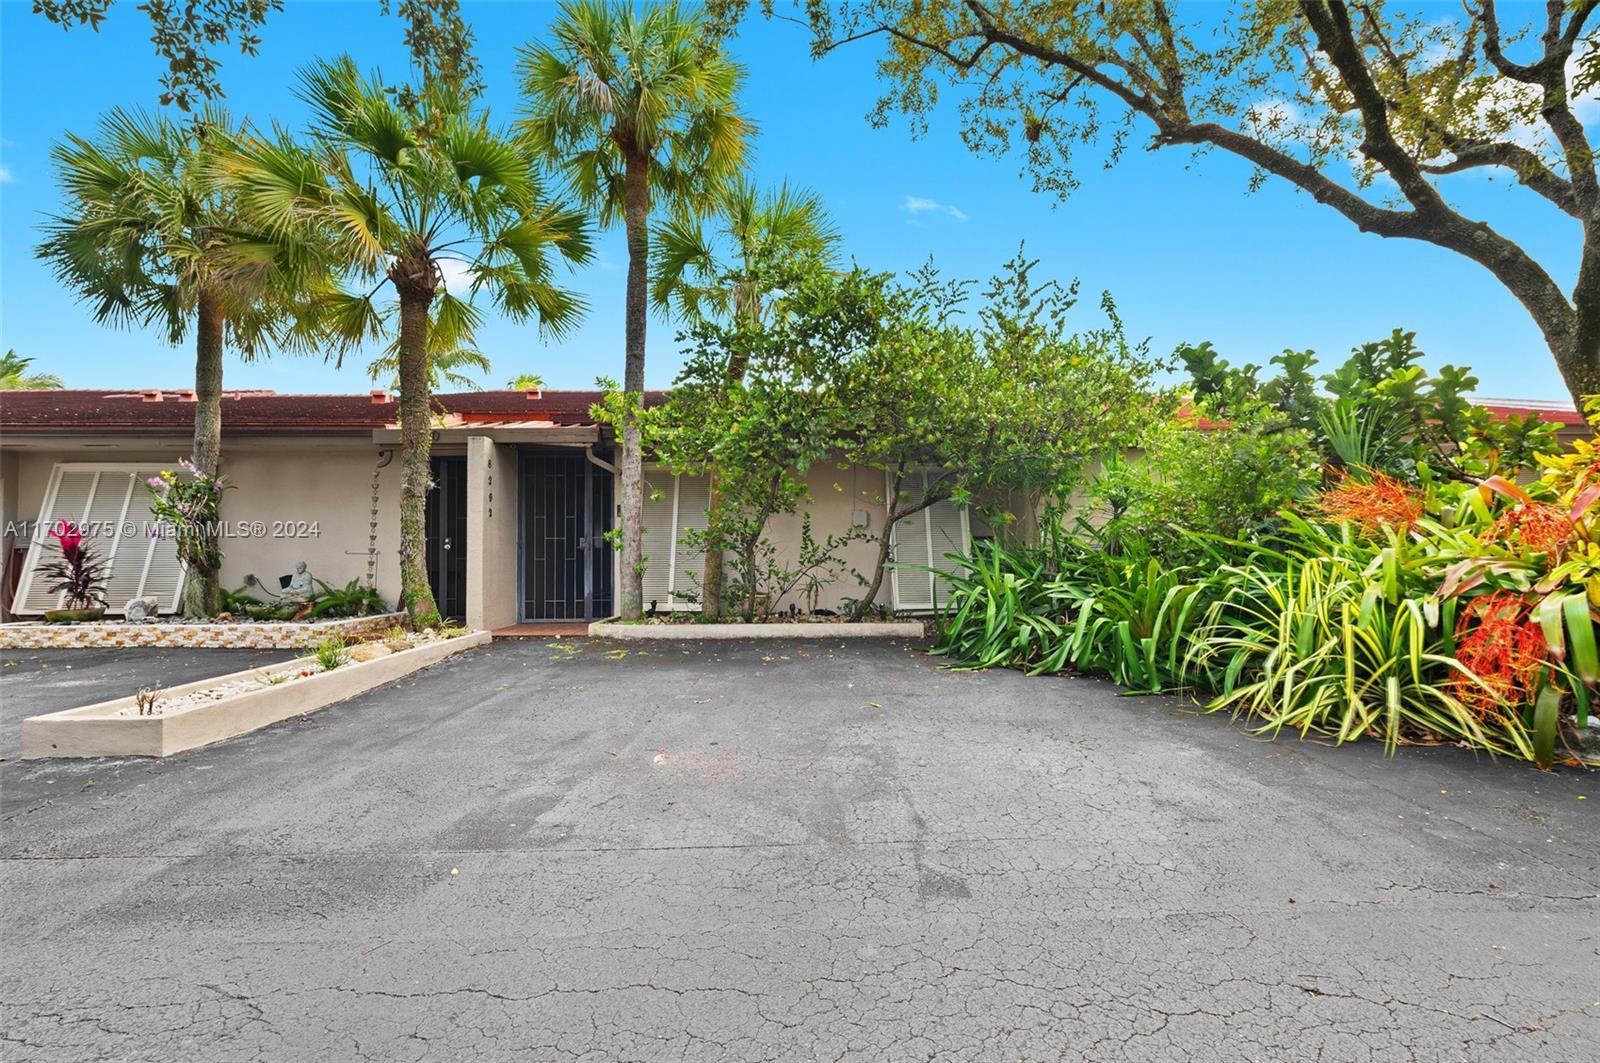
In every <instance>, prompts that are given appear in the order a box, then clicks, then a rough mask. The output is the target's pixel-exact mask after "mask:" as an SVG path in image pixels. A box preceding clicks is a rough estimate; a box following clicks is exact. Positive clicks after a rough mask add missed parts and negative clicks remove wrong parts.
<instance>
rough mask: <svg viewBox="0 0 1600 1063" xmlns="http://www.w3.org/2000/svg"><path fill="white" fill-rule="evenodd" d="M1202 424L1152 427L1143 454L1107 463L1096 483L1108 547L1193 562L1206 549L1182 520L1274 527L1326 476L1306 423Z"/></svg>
mask: <svg viewBox="0 0 1600 1063" xmlns="http://www.w3.org/2000/svg"><path fill="white" fill-rule="evenodd" d="M1197 428H1198V426H1197V424H1196V423H1195V422H1194V421H1193V420H1192V419H1190V420H1178V421H1163V422H1160V423H1158V424H1156V425H1154V426H1152V427H1151V428H1150V429H1149V431H1148V432H1147V434H1146V436H1145V438H1144V441H1143V454H1142V455H1141V456H1140V457H1138V458H1136V459H1133V460H1131V461H1116V462H1113V463H1111V464H1110V465H1108V466H1107V469H1106V471H1105V472H1104V473H1103V474H1102V475H1101V477H1100V478H1099V479H1098V480H1097V481H1096V482H1095V483H1094V484H1093V485H1092V486H1091V488H1090V497H1091V499H1092V501H1093V502H1094V503H1096V504H1097V505H1098V507H1099V509H1100V511H1101V514H1102V515H1103V517H1104V518H1105V519H1104V523H1105V528H1104V529H1103V532H1102V536H1101V537H1102V539H1103V541H1105V542H1106V543H1107V545H1109V546H1111V548H1112V549H1114V550H1123V549H1131V550H1141V549H1142V550H1148V551H1149V552H1150V553H1153V554H1154V555H1156V556H1157V557H1160V558H1162V559H1164V560H1167V561H1176V562H1183V561H1194V560H1196V559H1197V558H1198V557H1199V556H1200V553H1203V551H1198V550H1197V547H1196V541H1195V540H1194V539H1193V538H1192V537H1190V536H1187V535H1185V534H1184V531H1185V529H1192V530H1194V531H1200V532H1205V533H1209V534H1213V535H1220V536H1223V537H1224V538H1230V539H1239V538H1246V537H1251V536H1260V535H1264V534H1267V533H1270V532H1271V531H1272V530H1273V529H1275V528H1276V527H1278V525H1279V513H1280V511H1281V510H1283V508H1284V507H1285V506H1288V505H1291V504H1292V503H1294V502H1296V501H1297V500H1298V499H1300V498H1302V497H1305V496H1307V495H1309V494H1310V493H1311V492H1312V491H1313V490H1314V489H1315V488H1316V486H1317V484H1318V483H1319V482H1320V480H1321V474H1320V472H1319V470H1318V465H1317V456H1316V452H1315V451H1314V450H1313V448H1312V447H1311V445H1310V437H1309V436H1308V435H1307V434H1306V433H1305V432H1302V431H1299V430H1297V429H1288V428H1274V427H1272V426H1271V425H1268V424H1266V423H1264V422H1249V421H1241V422H1239V423H1235V424H1228V425H1215V426H1209V427H1207V428H1205V429H1204V430H1197ZM1180 521H1181V526H1180V525H1179V524H1178V523H1177V522H1180Z"/></svg>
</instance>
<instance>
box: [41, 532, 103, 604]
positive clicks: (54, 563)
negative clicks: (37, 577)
mask: <svg viewBox="0 0 1600 1063" xmlns="http://www.w3.org/2000/svg"><path fill="white" fill-rule="evenodd" d="M48 534H49V538H51V539H54V540H55V542H56V548H57V550H58V551H59V552H58V555H57V556H56V557H53V558H51V559H50V561H48V562H47V563H46V564H45V565H44V566H43V567H42V568H41V569H40V573H41V574H42V575H43V576H44V577H45V579H47V580H49V581H50V582H49V583H47V584H46V585H45V590H46V591H47V592H48V593H50V594H60V595H62V596H63V598H62V608H63V609H65V610H68V611H75V610H80V609H93V608H96V607H97V606H104V605H105V604H106V564H105V561H104V560H103V559H102V558H101V557H100V556H99V555H98V554H96V553H95V551H94V548H93V547H91V546H90V545H89V544H88V543H87V542H85V541H84V537H83V530H82V529H81V528H79V527H78V526H77V525H76V524H73V523H72V522H71V521H65V520H64V521H58V522H57V523H56V526H55V527H53V528H51V529H50V531H49V533H48Z"/></svg>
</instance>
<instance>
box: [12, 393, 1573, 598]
mask: <svg viewBox="0 0 1600 1063" xmlns="http://www.w3.org/2000/svg"><path fill="white" fill-rule="evenodd" d="M0 396H3V397H0V524H3V529H0V530H3V541H0V563H3V566H4V569H3V576H0V606H4V608H5V611H6V612H7V614H8V615H10V616H23V617H26V616H36V615H38V614H41V613H43V612H44V611H45V610H47V609H53V608H56V607H57V606H58V604H59V599H58V597H57V596H56V595H52V594H49V593H47V592H46V590H45V582H44V580H43V579H40V578H38V569H39V565H40V564H41V562H42V561H43V560H45V559H46V558H47V557H48V549H49V542H48V541H47V540H46V538H45V536H44V534H43V532H44V530H45V529H48V528H49V527H52V526H53V525H54V524H55V522H57V521H61V520H68V521H72V522H75V523H78V524H80V525H83V526H84V527H85V529H86V532H87V534H88V535H89V537H90V538H91V540H92V541H93V542H94V543H95V544H96V546H97V547H98V549H99V550H100V552H101V554H102V556H104V557H105V558H107V559H108V561H109V563H110V582H109V588H108V593H107V596H106V597H107V602H108V606H109V609H108V611H109V612H110V613H112V614H118V613H120V612H121V611H122V607H123V604H124V603H125V602H127V601H128V600H130V599H132V598H135V597H140V596H145V595H152V596H155V597H156V598H157V599H158V600H159V602H160V604H161V608H162V610H163V611H171V610H172V609H174V608H175V607H176V603H177V595H178V589H179V585H180V581H181V579H182V570H181V566H180V565H179V563H178V561H177V558H176V554H175V551H174V548H173V544H172V541H171V540H170V539H169V538H161V537H159V536H152V535H151V534H150V530H151V524H150V520H149V517H150V511H149V498H150V494H149V491H148V489H147V488H146V486H145V481H146V480H147V479H148V478H149V477H150V476H152V475H154V474H155V473H157V472H159V471H160V470H162V469H170V468H175V467H176V466H177V463H178V461H179V460H180V459H181V458H184V457H186V456H187V455H188V454H189V451H190V438H191V435H192V432H193V424H194V392H193V391H188V390H182V389H177V390H142V391H95V390H60V391H8V392H4V393H0ZM600 398H601V396H600V393H599V392H594V391H482V392H465V393H459V394H442V395H438V396H435V400H436V401H435V408H436V410H438V411H439V413H438V418H437V426H436V428H435V430H434V443H433V480H434V488H433V490H432V491H431V492H430V494H429V496H428V527H427V533H428V534H427V553H428V571H429V574H430V577H431V579H432V582H433V589H434V594H435V597H436V598H437V599H438V601H439V605H440V609H441V610H442V611H443V612H444V613H445V614H446V615H448V616H452V617H457V618H460V619H461V620H463V621H465V622H466V623H467V624H469V625H471V626H473V627H477V628H488V629H495V628H500V627H506V626H510V625H513V624H518V623H525V622H540V621H562V620H592V619H599V618H603V617H606V616H609V615H612V614H613V613H614V612H615V593H614V591H615V588H616V586H617V581H618V579H619V571H618V558H617V551H616V550H614V549H613V548H612V546H611V545H610V543H609V541H608V540H607V539H606V533H607V532H608V531H609V530H611V529H612V528H613V527H614V526H616V524H617V523H618V520H619V515H620V514H619V508H618V504H617V499H618V497H619V490H618V484H617V473H616V467H615V458H616V447H615V441H614V438H613V436H612V434H611V432H610V431H609V430H608V429H607V428H605V427H604V426H601V425H598V424H596V422H595V420H594V418H593V416H592V415H591V413H590V410H591V408H592V406H593V405H594V404H595V403H596V402H598V401H599V399H600ZM660 399H661V393H659V392H655V393H651V394H650V395H648V396H647V401H649V402H656V401H660ZM1481 404H1482V405H1484V406H1486V407H1487V408H1489V409H1490V410H1491V411H1492V412H1493V413H1495V414H1496V415H1499V416H1506V415H1510V414H1529V413H1536V414H1538V415H1539V416H1540V417H1542V418H1544V419H1545V420H1551V421H1555V422H1557V423H1558V424H1560V425H1561V426H1562V434H1563V435H1564V436H1565V437H1567V438H1571V437H1573V436H1575V435H1578V434H1581V433H1583V432H1584V431H1586V428H1585V426H1584V422H1583V419H1582V417H1581V416H1580V415H1579V414H1578V413H1577V412H1576V411H1575V410H1574V409H1573V408H1572V407H1571V406H1570V405H1568V404H1565V403H1535V402H1522V401H1509V400H1504V401H1503V400H1493V399H1485V400H1481ZM222 416H223V453H224V458H223V473H224V475H225V476H226V477H227V478H228V479H229V480H230V481H231V482H232V483H233V484H234V485H235V487H236V489H235V490H232V491H230V492H228V494H227V495H226V496H225V498H224V501H223V510H222V513H223V523H224V539H223V549H224V553H225V555H226V559H225V561H224V564H223V570H222V580H223V584H224V586H227V587H239V586H242V585H245V584H246V583H247V581H248V580H249V579H250V578H252V577H253V578H254V579H256V580H257V581H259V583H260V584H262V585H265V586H266V587H268V588H276V587H277V586H278V583H279V580H280V579H281V578H282V577H284V576H285V575H287V574H288V573H290V572H292V571H293V569H294V567H295V565H296V563H297V562H300V561H304V562H306V564H307V566H308V568H309V570H310V571H311V573H312V574H313V575H314V576H316V577H317V578H319V579H321V580H323V581H325V582H328V583H330V584H335V585H343V584H345V583H348V582H349V581H351V580H357V579H358V580H362V581H364V582H367V583H368V584H369V585H371V586H373V587H375V588H376V589H377V590H378V592H379V593H380V594H381V595H382V596H383V597H384V599H385V600H387V601H390V602H393V601H396V600H397V599H398V597H399V593H400V570H399V557H398V547H399V524H400V522H399V518H398V508H399V498H400V461H399V460H398V453H397V452H398V448H399V440H400V433H399V426H398V423H397V418H398V416H399V411H398V407H397V406H396V403H395V400H394V397H393V396H392V395H390V394H389V393H388V392H386V391H381V390H379V391H372V392H370V393H368V394H362V395H279V394H276V393H274V392H271V391H232V392H228V393H227V394H226V395H225V397H224V399H223V415H222ZM645 481H646V501H645V545H644V549H645V554H646V557H647V559H648V561H647V568H646V571H645V579H644V598H645V602H646V603H647V604H652V603H653V605H654V607H655V608H656V609H658V610H675V609H695V608H698V605H697V601H696V599H697V597H698V594H697V592H698V589H699V586H700V574H701V571H702V566H703V557H702V556H701V555H700V554H698V553H696V552H695V551H693V550H691V549H690V548H688V547H686V546H685V545H683V544H682V542H681V541H680V540H681V539H682V537H683V534H684V532H686V531H687V530H688V529H691V528H696V527H704V526H705V511H706V506H707V504H708V500H709V487H708V483H707V480H706V478H705V477H703V476H698V477H696V476H680V475H673V474H672V473H671V472H670V471H669V470H666V469H664V468H661V467H659V466H652V465H647V466H646V467H645ZM810 488H811V492H810V493H811V500H810V502H809V504H808V505H807V506H806V507H805V508H804V513H809V515H810V518H811V522H812V531H813V534H814V536H815V537H816V538H817V539H818V540H822V539H825V538H826V537H827V536H828V535H830V534H842V533H845V532H847V531H848V530H849V529H852V528H858V529H864V530H866V531H868V532H877V531H879V530H881V529H882V527H883V524H884V518H885V495H886V494H887V478H886V474H885V473H884V471H883V470H882V469H877V468H872V467H867V466H841V465H836V464H831V463H825V464H823V465H819V466H817V467H815V468H813V469H812V471H811V474H810ZM802 519H803V514H793V515H786V516H780V517H778V518H775V519H774V520H773V521H772V522H771V525H770V526H769V530H768V539H769V541H770V542H771V544H772V545H773V547H774V548H775V549H776V551H777V556H778V558H779V560H780V561H792V560H793V559H794V558H795V557H796V556H797V555H798V553H799V547H800V541H801V529H802ZM974 534H977V535H979V536H982V535H984V534H986V531H985V529H984V528H983V526H982V523H981V521H980V519H979V517H978V516H977V514H973V513H969V512H968V510H967V509H966V508H965V507H962V506H958V505H956V504H954V503H950V502H945V503H941V504H938V505H935V506H933V507H931V508H929V509H928V510H925V511H924V512H922V513H919V514H916V515H915V516H913V517H911V518H908V519H907V520H905V521H902V522H901V524H900V525H899V526H898V527H897V528H896V532H895V543H894V556H895V559H896V561H898V562H899V563H900V564H899V565H898V566H896V567H895V568H894V569H893V570H892V571H891V573H890V574H889V576H888V578H887V579H886V580H885V587H884V589H883V590H882V591H881V592H880V597H879V601H880V602H881V603H883V604H886V605H889V606H890V607H892V608H893V609H895V610H896V611H897V612H904V613H918V612H928V611H931V610H932V609H933V608H934V607H935V606H936V604H937V603H938V602H940V601H941V600H942V598H943V591H944V581H943V580H942V579H940V578H939V577H938V576H937V575H936V574H935V573H934V572H930V571H926V570H923V569H919V568H918V567H917V566H931V567H938V566H939V565H941V564H943V563H944V560H943V559H945V558H946V557H947V556H948V555H950V554H953V553H954V554H961V553H966V552H967V551H968V550H969V549H970V547H971V542H972V538H973V536H974ZM875 557H876V543H875V542H874V541H872V540H870V539H865V538H863V539H858V540H856V541H854V542H851V543H849V544H848V545H847V546H846V547H845V548H844V550H843V553H842V560H843V562H844V567H843V569H842V570H841V571H840V572H839V573H838V576H837V578H835V579H832V580H831V581H828V582H825V583H824V584H823V585H822V586H821V587H820V588H817V589H816V590H815V592H814V593H812V594H809V595H807V596H806V598H805V600H797V601H793V604H794V605H796V606H798V607H799V608H801V609H812V608H828V609H838V608H840V607H841V605H842V604H843V602H844V600H845V599H847V598H853V597H858V596H859V595H860V594H861V592H862V587H863V582H864V581H863V580H862V579H860V578H858V576H861V577H864V576H869V575H870V573H871V571H872V566H873V562H874V560H875ZM799 593H800V592H796V595H798V594H799ZM796 595H791V598H789V599H785V600H782V601H778V602H776V603H773V606H774V607H775V608H776V609H784V608H787V607H788V606H789V605H790V604H791V601H792V600H793V598H794V597H795V596H796Z"/></svg>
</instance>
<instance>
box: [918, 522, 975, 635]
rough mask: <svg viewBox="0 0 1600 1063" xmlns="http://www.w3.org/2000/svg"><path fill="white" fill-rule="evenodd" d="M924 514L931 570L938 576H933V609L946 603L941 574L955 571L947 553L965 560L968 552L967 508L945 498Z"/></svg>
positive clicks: (946, 585) (945, 584)
mask: <svg viewBox="0 0 1600 1063" xmlns="http://www.w3.org/2000/svg"><path fill="white" fill-rule="evenodd" d="M924 512H925V513H926V514H927V515H928V537H929V539H930V540H931V542H930V553H931V554H932V556H933V561H932V564H933V567H934V568H935V569H936V570H938V572H939V573H940V574H937V575H934V576H933V608H935V609H940V608H943V606H944V604H945V603H946V602H948V601H949V600H950V581H949V580H948V579H946V578H945V576H944V575H943V573H946V572H952V571H954V570H955V567H956V565H955V562H953V561H951V560H950V555H951V554H957V555H960V556H962V557H965V556H966V555H967V554H969V553H971V552H972V540H971V534H970V533H969V531H968V529H967V507H966V506H960V505H957V504H956V503H954V502H951V501H949V500H948V499H947V500H945V501H943V502H935V503H934V504H933V505H931V506H929V507H928V508H927V509H926V510H924Z"/></svg>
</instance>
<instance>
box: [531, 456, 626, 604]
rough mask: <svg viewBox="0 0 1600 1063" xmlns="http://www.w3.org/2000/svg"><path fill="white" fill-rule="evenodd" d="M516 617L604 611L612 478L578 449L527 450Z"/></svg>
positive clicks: (608, 579) (608, 595)
mask: <svg viewBox="0 0 1600 1063" xmlns="http://www.w3.org/2000/svg"><path fill="white" fill-rule="evenodd" d="M521 469H522V566H523V568H522V589H523V594H522V598H523V600H522V618H523V619H524V620H593V619H595V618H596V617H603V616H608V615H610V612H611V547H610V545H609V544H608V543H607V542H606V541H605V538H604V535H605V530H606V529H607V528H609V527H610V526H611V520H610V516H611V477H610V476H608V475H605V474H604V473H603V472H602V471H601V470H598V469H596V468H595V466H594V465H593V464H591V463H590V462H589V461H588V459H587V458H585V457H584V455H583V454H568V453H548V452H540V451H526V452H524V453H523V454H522V456H521Z"/></svg>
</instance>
